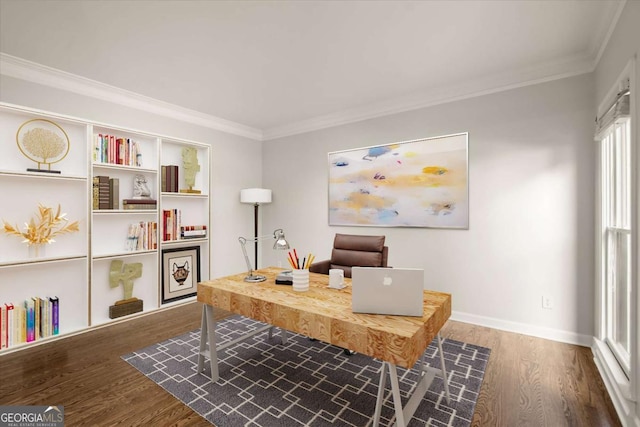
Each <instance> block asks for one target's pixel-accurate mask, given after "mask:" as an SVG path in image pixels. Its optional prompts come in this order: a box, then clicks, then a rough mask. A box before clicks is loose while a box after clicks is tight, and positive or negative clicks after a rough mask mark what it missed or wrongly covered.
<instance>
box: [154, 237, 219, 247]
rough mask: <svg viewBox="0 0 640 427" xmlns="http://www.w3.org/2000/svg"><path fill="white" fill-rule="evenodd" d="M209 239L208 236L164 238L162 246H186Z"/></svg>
mask: <svg viewBox="0 0 640 427" xmlns="http://www.w3.org/2000/svg"><path fill="white" fill-rule="evenodd" d="M208 241H209V238H208V237H203V238H198V239H180V240H165V241H163V242H162V247H165V246H167V247H168V246H188V245H189V244H200V243H206V242H208Z"/></svg>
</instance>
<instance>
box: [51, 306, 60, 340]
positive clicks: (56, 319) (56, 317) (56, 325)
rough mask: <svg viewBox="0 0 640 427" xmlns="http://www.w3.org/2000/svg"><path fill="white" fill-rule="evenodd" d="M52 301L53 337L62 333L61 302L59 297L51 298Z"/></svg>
mask: <svg viewBox="0 0 640 427" xmlns="http://www.w3.org/2000/svg"><path fill="white" fill-rule="evenodd" d="M49 300H50V301H51V325H52V326H53V335H58V334H59V333H60V300H59V299H58V297H51V298H49Z"/></svg>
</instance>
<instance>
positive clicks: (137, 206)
mask: <svg viewBox="0 0 640 427" xmlns="http://www.w3.org/2000/svg"><path fill="white" fill-rule="evenodd" d="M157 208H158V205H140V204H134V203H128V204H126V205H122V209H124V210H134V209H149V210H153V209H157Z"/></svg>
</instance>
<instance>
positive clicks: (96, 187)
mask: <svg viewBox="0 0 640 427" xmlns="http://www.w3.org/2000/svg"><path fill="white" fill-rule="evenodd" d="M92 199H93V203H92V205H93V210H97V209H100V204H99V200H100V178H98V177H97V176H94V177H93V187H92Z"/></svg>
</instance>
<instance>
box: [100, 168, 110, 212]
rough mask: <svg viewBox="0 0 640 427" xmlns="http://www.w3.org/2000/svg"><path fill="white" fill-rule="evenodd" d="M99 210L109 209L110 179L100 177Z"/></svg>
mask: <svg viewBox="0 0 640 427" xmlns="http://www.w3.org/2000/svg"><path fill="white" fill-rule="evenodd" d="M98 209H109V177H108V176H102V175H99V176H98Z"/></svg>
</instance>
